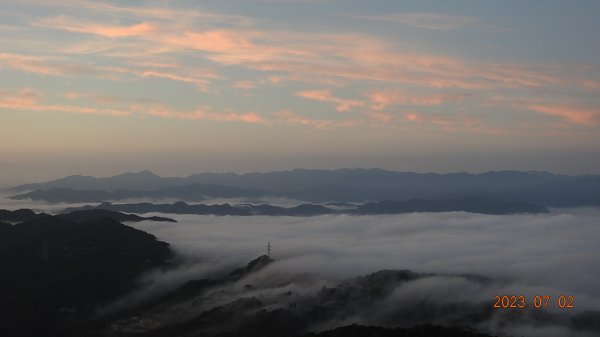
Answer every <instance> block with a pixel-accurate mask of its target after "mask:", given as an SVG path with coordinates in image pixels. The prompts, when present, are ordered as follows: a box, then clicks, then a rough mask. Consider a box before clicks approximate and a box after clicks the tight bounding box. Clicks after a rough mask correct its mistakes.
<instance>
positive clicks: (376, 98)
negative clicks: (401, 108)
mask: <svg viewBox="0 0 600 337" xmlns="http://www.w3.org/2000/svg"><path fill="white" fill-rule="evenodd" d="M367 97H368V98H369V100H370V101H371V104H372V106H371V108H372V109H374V110H384V109H385V108H387V107H388V106H391V105H418V106H434V105H440V104H443V103H445V102H448V101H459V100H462V99H464V97H465V95H464V94H436V95H429V96H425V95H413V94H407V93H404V92H402V91H399V90H387V91H375V92H371V93H369V94H367Z"/></svg>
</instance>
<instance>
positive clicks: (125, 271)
mask: <svg viewBox="0 0 600 337" xmlns="http://www.w3.org/2000/svg"><path fill="white" fill-rule="evenodd" d="M171 256H172V253H171V251H170V249H169V245H168V244H166V243H164V242H160V241H157V240H156V238H155V237H154V236H152V235H150V234H147V233H145V232H142V231H140V230H137V229H134V228H131V227H128V226H125V225H123V224H121V223H119V222H117V221H115V220H112V219H108V218H104V219H102V220H94V221H87V222H81V223H76V222H72V221H69V220H67V219H65V218H63V217H59V216H54V217H52V216H46V217H43V218H39V219H35V220H31V221H28V222H23V223H19V224H16V225H13V226H11V227H10V228H9V229H5V230H3V231H2V232H1V233H0V265H2V269H3V274H2V277H1V278H0V298H2V301H0V317H2V320H1V321H0V335H2V336H63V335H69V334H70V333H71V332H72V331H71V329H75V330H77V329H80V328H82V327H81V326H80V324H82V322H83V321H85V320H86V319H87V318H89V317H90V315H91V314H92V313H93V311H94V309H95V308H96V307H97V306H98V305H101V304H105V303H108V301H110V300H114V299H116V298H118V297H120V296H123V295H124V294H126V293H127V292H129V291H131V290H132V289H134V286H135V280H136V279H137V278H138V277H139V276H140V275H141V274H142V273H144V272H147V271H149V270H151V269H153V268H156V267H160V266H164V265H165V264H166V263H167V260H168V259H170V258H171Z"/></svg>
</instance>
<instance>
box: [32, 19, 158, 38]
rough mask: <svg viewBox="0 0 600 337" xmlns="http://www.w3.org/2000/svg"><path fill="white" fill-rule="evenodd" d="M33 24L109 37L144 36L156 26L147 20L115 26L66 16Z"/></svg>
mask: <svg viewBox="0 0 600 337" xmlns="http://www.w3.org/2000/svg"><path fill="white" fill-rule="evenodd" d="M35 25H37V26H41V27H50V28H58V29H61V30H65V31H68V32H73V33H85V34H94V35H99V36H104V37H110V38H122V37H132V36H146V35H148V34H150V33H151V32H153V31H155V30H156V27H155V26H154V25H153V24H151V23H148V22H141V23H137V24H133V25H129V26H116V25H105V24H98V23H89V22H83V21H78V20H77V19H74V18H69V17H66V16H57V17H54V18H47V19H42V20H39V21H37V22H35Z"/></svg>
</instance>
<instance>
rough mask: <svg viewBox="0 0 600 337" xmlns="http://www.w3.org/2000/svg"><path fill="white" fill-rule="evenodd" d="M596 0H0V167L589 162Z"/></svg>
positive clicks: (8, 172) (451, 166)
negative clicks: (0, 0) (572, 0)
mask: <svg viewBox="0 0 600 337" xmlns="http://www.w3.org/2000/svg"><path fill="white" fill-rule="evenodd" d="M598 15H600V2H598V1H594V0H590V1H585V0H580V1H576V2H566V1H552V0H548V1H544V2H543V3H542V2H538V1H511V0H506V1H474V0H473V1H464V0H457V1H452V2H450V1H409V0H407V1H396V0H395V1H391V0H379V1H360V0H322V1H316V0H304V1H301V0H204V1H188V0H163V1H153V0H150V1H136V0H126V1H125V0H124V1H107V0H102V1H89V0H44V1H41V0H39V1H38V0H15V1H2V2H1V3H0V43H1V44H2V48H1V49H0V158H1V159H0V166H1V170H0V185H7V184H16V183H22V182H28V181H34V180H40V179H42V180H43V179H49V178H56V177H61V176H65V175H68V174H91V175H97V176H106V175H112V174H118V173H122V172H124V171H139V170H144V169H150V170H152V171H154V172H156V173H158V174H161V175H187V174H191V173H197V172H204V171H225V172H250V171H271V170H283V169H293V168H297V167H302V168H326V169H329V168H341V167H381V168H386V169H393V170H400V171H418V172H440V173H443V172H456V171H468V172H481V171H487V170H500V169H517V170H543V171H550V172H557V173H567V174H599V173H600V126H599V122H600V43H599V42H598V41H599V40H598V37H597V33H598V32H599V31H600V20H597V18H598Z"/></svg>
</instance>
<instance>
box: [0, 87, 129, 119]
mask: <svg viewBox="0 0 600 337" xmlns="http://www.w3.org/2000/svg"><path fill="white" fill-rule="evenodd" d="M41 96H42V95H41V94H40V93H39V92H37V91H35V90H33V89H21V90H17V91H0V108H3V109H12V110H23V111H39V112H67V113H77V114H93V115H109V116H128V115H130V112H129V111H126V110H119V109H110V108H97V107H84V106H75V105H61V104H44V103H42V102H41Z"/></svg>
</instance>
